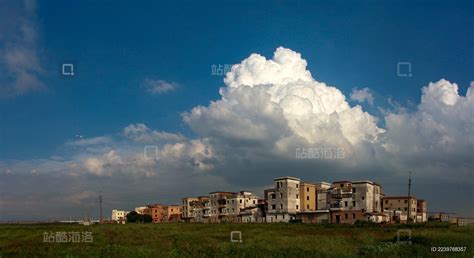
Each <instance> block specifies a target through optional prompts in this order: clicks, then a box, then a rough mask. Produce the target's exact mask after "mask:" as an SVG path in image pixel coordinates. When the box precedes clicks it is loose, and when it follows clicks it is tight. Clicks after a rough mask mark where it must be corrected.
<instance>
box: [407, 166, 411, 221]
mask: <svg viewBox="0 0 474 258" xmlns="http://www.w3.org/2000/svg"><path fill="white" fill-rule="evenodd" d="M410 194H411V171H409V172H408V218H407V223H410V213H411V197H410V196H411V195H410Z"/></svg>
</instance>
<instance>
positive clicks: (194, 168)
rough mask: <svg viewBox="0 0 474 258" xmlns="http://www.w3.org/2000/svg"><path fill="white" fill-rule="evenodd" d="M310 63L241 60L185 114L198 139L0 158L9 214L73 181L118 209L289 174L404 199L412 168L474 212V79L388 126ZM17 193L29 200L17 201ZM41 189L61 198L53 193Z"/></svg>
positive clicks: (135, 139)
mask: <svg viewBox="0 0 474 258" xmlns="http://www.w3.org/2000/svg"><path fill="white" fill-rule="evenodd" d="M306 65H307V62H306V61H305V60H304V59H303V58H302V57H301V55H300V54H299V53H296V52H294V51H292V50H290V49H286V48H282V47H280V48H278V49H277V50H276V51H275V53H274V55H273V57H272V58H271V59H266V58H265V57H263V56H261V55H258V54H252V55H250V56H249V57H248V58H246V59H244V60H243V61H242V62H240V63H239V64H236V65H234V66H233V67H232V69H231V71H230V72H228V73H227V75H226V78H225V79H224V84H225V85H224V86H223V87H222V88H221V89H220V91H219V92H220V96H221V97H220V98H219V99H217V100H215V101H212V102H210V103H209V104H208V105H205V106H197V107H194V108H193V109H192V110H189V111H188V112H184V113H183V114H182V118H183V121H184V122H185V124H187V125H188V126H189V127H190V128H191V129H192V130H193V133H194V135H195V137H193V138H188V137H185V136H183V135H181V134H179V133H173V132H164V131H159V130H154V129H151V128H149V127H148V126H147V125H145V124H142V123H136V124H130V125H128V126H126V127H125V128H123V130H122V131H121V132H120V133H118V134H115V135H114V137H110V136H103V137H97V138H91V139H85V140H82V141H87V140H88V142H82V143H83V144H82V143H80V142H81V141H78V142H77V143H76V142H74V143H72V144H66V146H65V148H66V149H67V148H72V149H73V151H72V154H71V155H70V156H67V155H64V153H59V156H61V158H60V159H54V160H53V159H49V160H36V161H12V162H9V163H6V162H3V163H2V162H0V178H1V179H2V180H0V189H2V191H3V192H2V194H3V193H5V195H4V200H6V201H5V203H8V204H7V205H6V206H5V207H6V209H4V210H8V212H9V214H10V213H11V214H13V213H14V211H16V213H18V214H19V213H21V212H22V210H21V209H20V208H18V207H17V208H15V207H13V206H10V205H13V200H17V201H21V200H30V201H31V205H33V206H34V199H31V198H30V197H29V196H31V190H30V189H28V187H29V186H31V185H35V184H38V183H44V182H45V181H46V179H49V180H51V179H54V180H52V181H53V182H62V183H63V185H61V186H56V188H55V190H56V192H64V193H65V196H74V195H73V193H72V192H71V190H70V189H69V188H68V186H72V185H74V186H77V187H76V188H75V190H76V191H77V192H83V191H86V192H87V191H88V192H89V193H91V192H92V193H97V192H98V189H106V190H107V191H108V194H109V195H110V199H109V202H110V203H111V204H110V205H111V206H110V207H111V208H118V207H124V209H129V208H133V207H134V206H138V205H140V204H146V203H148V202H157V201H158V202H170V203H176V202H178V200H179V198H180V197H182V196H188V195H202V194H206V193H208V192H211V191H214V190H229V191H237V190H242V189H252V190H254V191H257V192H256V193H257V195H261V194H262V190H263V189H264V188H265V187H268V185H269V184H271V180H272V178H274V177H277V176H283V175H292V176H297V177H301V178H302V179H304V180H308V181H335V180H341V179H349V180H358V179H369V180H374V181H378V182H379V183H381V184H382V185H383V187H384V192H385V193H386V194H387V195H390V194H404V193H405V184H406V172H407V171H409V170H412V171H413V172H414V184H413V190H414V193H415V194H416V195H419V196H420V197H421V198H428V199H429V203H430V209H433V210H434V209H443V210H453V211H459V212H465V214H467V213H470V214H471V215H472V213H473V212H474V210H472V208H463V207H459V205H458V204H459V203H472V200H471V197H470V196H472V189H473V185H474V177H473V176H472V171H473V168H474V157H473V154H472V153H474V149H473V146H474V134H473V132H474V120H473V119H474V116H473V114H474V82H473V83H471V86H470V87H469V89H468V90H467V93H466V95H465V96H462V95H461V94H459V92H458V86H457V85H456V84H455V83H451V82H449V81H447V80H444V79H442V80H439V81H437V82H433V83H429V84H428V85H427V86H425V87H423V88H422V96H421V100H420V104H419V105H418V106H417V107H415V108H414V110H411V111H410V110H409V109H407V108H403V107H401V106H400V107H398V108H396V110H386V111H385V113H383V117H381V119H384V121H385V123H384V127H383V128H382V127H379V126H378V125H377V123H376V122H377V119H378V118H377V117H375V116H374V115H371V114H369V113H368V112H366V111H364V110H363V108H362V107H361V106H360V105H355V106H351V105H350V104H349V103H348V101H347V100H346V97H345V96H344V95H343V94H342V92H341V91H340V90H339V89H337V88H336V87H334V86H330V85H327V84H325V83H324V82H319V81H317V80H315V79H314V78H313V77H312V75H311V73H310V72H309V71H308V70H307V68H306ZM362 91H364V89H362ZM364 101H369V100H368V99H367V98H364ZM392 103H395V102H394V101H392ZM104 139H108V140H107V141H106V140H104ZM85 143H87V144H85ZM146 145H156V146H157V148H158V154H157V157H156V158H155V159H149V158H147V157H145V156H144V153H143V151H144V146H146ZM297 148H342V149H343V150H344V152H345V158H343V159H297V158H296V157H295V150H296V149H297ZM65 152H66V153H67V151H65ZM33 169H35V170H36V172H35V173H34V175H32V174H31V171H32V170H33ZM40 185H41V184H40ZM15 186H16V187H15ZM433 188H436V189H441V188H442V189H443V191H435V192H433V190H432V189H433ZM3 189H5V190H3ZM13 189H15V190H17V192H20V193H18V194H16V195H15V194H13V196H12V194H11V192H14V191H13ZM38 191H40V192H41V194H42V196H44V198H52V197H51V196H50V195H51V193H50V192H49V191H48V190H47V189H41V190H38ZM446 192H449V193H451V192H452V193H455V194H445V193H446ZM461 193H464V194H461ZM86 195H87V194H85V195H84V196H86ZM86 197H87V196H86ZM22 198H23V199H22ZM70 198H73V197H70ZM79 201H80V202H82V205H86V204H85V203H87V202H88V201H87V198H84V201H82V199H80V198H79V199H78V202H79ZM112 204H113V205H112ZM9 207H13V208H12V209H9ZM470 207H472V205H471V206H470Z"/></svg>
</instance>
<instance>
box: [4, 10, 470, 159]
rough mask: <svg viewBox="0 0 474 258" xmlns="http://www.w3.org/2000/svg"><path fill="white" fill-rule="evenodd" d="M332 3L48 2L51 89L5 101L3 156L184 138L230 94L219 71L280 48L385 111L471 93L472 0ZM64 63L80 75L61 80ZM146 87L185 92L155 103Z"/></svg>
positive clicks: (42, 16) (44, 14)
mask: <svg viewBox="0 0 474 258" xmlns="http://www.w3.org/2000/svg"><path fill="white" fill-rule="evenodd" d="M332 2H333V1H331V2H320V1H319V2H314V1H308V2H305V1H297V2H293V1H276V2H265V1H260V2H255V1H239V2H236V1H216V2H209V3H207V4H202V3H197V2H194V1H184V2H181V3H161V2H157V1H149V2H143V3H140V4H130V3H129V2H127V1H105V2H99V3H98V2H96V1H82V2H80V3H74V4H71V3H68V2H63V1H47V2H41V3H40V4H39V6H38V12H37V15H38V19H37V22H38V27H39V34H40V37H39V44H40V48H41V51H40V57H41V58H42V59H43V60H44V69H45V70H46V71H47V73H46V75H45V76H44V80H45V82H46V84H47V86H48V89H49V90H48V91H46V92H39V93H38V92H36V93H32V94H28V95H23V96H19V97H16V98H14V99H8V100H2V103H1V108H2V110H3V112H2V113H3V116H2V117H3V118H2V120H3V123H2V124H3V126H2V127H3V130H2V131H3V135H4V137H2V145H1V147H0V151H1V153H3V154H2V156H4V157H6V158H9V159H25V158H26V159H28V158H44V157H48V156H50V155H52V154H53V152H54V151H55V150H56V149H57V148H58V146H60V145H61V144H62V143H64V142H65V141H67V140H70V139H71V138H73V137H74V135H75V134H83V135H85V136H87V137H92V136H99V135H103V134H106V133H110V132H114V131H119V130H120V129H121V128H123V127H124V126H126V125H128V124H130V123H136V122H141V123H146V124H147V125H149V126H151V127H153V128H160V129H161V130H166V131H180V132H182V133H184V134H189V133H191V132H190V131H189V130H188V129H187V128H186V127H185V126H183V124H182V123H181V118H180V116H179V114H180V113H181V112H183V111H187V110H190V109H191V108H192V107H194V106H196V105H207V104H208V102H209V101H211V100H215V99H217V98H218V88H219V87H221V86H222V85H223V83H222V79H223V78H222V76H213V75H211V72H210V71H211V65H212V64H234V63H237V62H239V61H240V60H242V59H243V58H245V57H247V56H248V55H249V54H251V53H260V54H262V55H264V56H271V54H272V52H273V51H274V49H275V48H276V47H278V46H284V47H287V48H291V49H293V50H295V51H297V52H300V53H302V55H303V57H304V58H305V59H306V60H307V61H308V64H309V65H308V69H309V70H310V71H311V72H312V74H313V77H315V79H317V80H320V81H324V82H326V83H328V84H330V85H335V86H337V87H338V88H339V89H340V90H342V91H343V92H344V93H347V94H348V93H349V92H350V90H351V89H352V88H354V87H359V88H363V87H369V88H371V89H372V90H373V91H374V92H375V93H376V94H377V95H379V96H380V97H379V98H376V101H378V104H379V105H382V106H383V105H385V104H386V103H384V102H383V99H385V98H387V97H388V96H392V98H393V99H394V100H396V101H398V102H400V103H403V104H406V103H407V102H411V103H415V104H416V103H418V102H419V97H420V94H421V92H420V88H421V87H422V86H425V85H427V83H428V82H430V81H435V80H438V79H440V78H449V79H450V80H451V81H454V82H456V83H458V85H459V87H460V93H462V94H464V93H465V91H466V89H467V87H468V86H469V81H470V80H471V79H472V74H473V71H474V69H473V68H474V64H473V58H472V55H473V54H472V53H473V46H474V38H473V37H474V36H473V35H474V33H473V19H472V13H473V7H472V2H471V1H456V2H450V1H434V2H431V3H430V4H429V5H427V4H426V2H424V1H390V2H388V3H387V2H385V3H381V2H379V1H362V2H358V1H349V2H347V1H336V3H332ZM68 61H74V62H75V63H76V65H77V66H76V72H77V77H75V78H73V79H62V78H60V76H58V73H59V72H58V70H59V67H60V64H61V63H62V62H68ZM400 61H409V62H411V63H412V69H413V74H414V75H413V77H411V78H404V77H397V74H396V67H397V62H400ZM144 78H158V79H162V80H166V81H172V82H176V83H178V84H179V88H178V89H177V90H176V91H174V92H170V93H168V94H163V95H158V96H156V95H155V96H150V95H149V94H147V93H146V92H144V91H143V89H142V88H141V87H140V85H141V84H142V81H143V79H144ZM381 98H383V99H381Z"/></svg>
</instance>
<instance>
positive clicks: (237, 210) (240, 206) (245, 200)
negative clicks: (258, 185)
mask: <svg viewBox="0 0 474 258" xmlns="http://www.w3.org/2000/svg"><path fill="white" fill-rule="evenodd" d="M257 205H258V197H257V196H255V195H253V194H252V193H251V192H247V191H240V192H239V193H236V194H234V195H232V196H230V197H229V198H228V199H226V205H225V209H223V215H224V216H222V218H221V220H222V221H225V222H241V219H240V218H241V217H239V215H240V214H241V212H242V211H243V210H247V212H248V211H249V210H250V211H252V210H254V209H255V208H257ZM254 212H255V210H254V211H252V214H253V213H254Z"/></svg>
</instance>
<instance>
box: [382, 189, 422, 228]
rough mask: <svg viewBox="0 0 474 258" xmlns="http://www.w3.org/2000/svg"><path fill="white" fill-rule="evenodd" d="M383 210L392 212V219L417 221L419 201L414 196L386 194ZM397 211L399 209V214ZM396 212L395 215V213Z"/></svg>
mask: <svg viewBox="0 0 474 258" xmlns="http://www.w3.org/2000/svg"><path fill="white" fill-rule="evenodd" d="M382 201H383V204H382V205H383V210H384V212H386V213H388V214H390V221H398V222H405V223H406V222H407V220H410V221H411V222H415V221H416V216H417V201H416V198H415V197H413V196H386V197H383V200H382ZM395 211H399V212H400V215H397V213H395ZM394 214H395V215H394Z"/></svg>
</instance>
